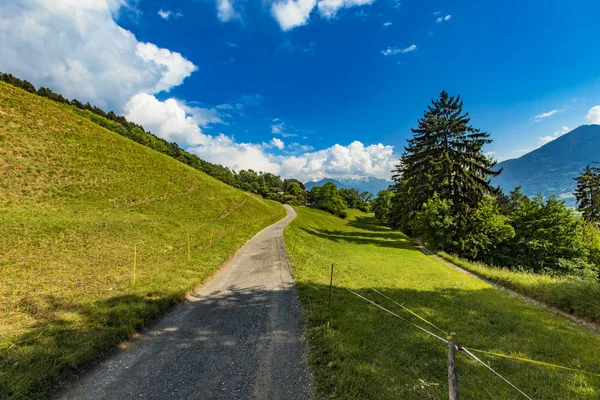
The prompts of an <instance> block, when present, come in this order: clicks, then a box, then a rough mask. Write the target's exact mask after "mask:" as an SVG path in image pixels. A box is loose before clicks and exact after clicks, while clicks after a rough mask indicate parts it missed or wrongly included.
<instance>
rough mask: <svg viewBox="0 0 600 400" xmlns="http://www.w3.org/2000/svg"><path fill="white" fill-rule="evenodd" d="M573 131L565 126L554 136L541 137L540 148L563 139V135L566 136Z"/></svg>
mask: <svg viewBox="0 0 600 400" xmlns="http://www.w3.org/2000/svg"><path fill="white" fill-rule="evenodd" d="M570 130H571V129H569V127H567V126H563V127H562V128H561V129H560V130H558V131H556V132H554V133H553V134H552V135H548V136H542V137H540V138H539V139H540V142H539V144H540V146H543V145H545V144H546V143H550V142H551V141H553V140H554V139H556V138H559V137H561V136H562V135H564V134H565V133H568V132H569V131H570Z"/></svg>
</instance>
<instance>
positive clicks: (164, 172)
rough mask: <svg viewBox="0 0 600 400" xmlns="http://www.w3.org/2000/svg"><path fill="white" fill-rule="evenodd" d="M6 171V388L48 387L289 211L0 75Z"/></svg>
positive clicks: (2, 303)
mask: <svg viewBox="0 0 600 400" xmlns="http://www.w3.org/2000/svg"><path fill="white" fill-rule="evenodd" d="M0 176H1V179H0V249H1V250H0V398H11V399H20V398H26V399H34V398H45V397H46V396H48V394H49V393H51V391H52V390H54V388H55V387H56V385H57V384H59V383H60V382H62V381H63V380H65V379H68V378H70V377H72V376H73V375H75V374H78V373H79V372H81V371H82V368H83V367H85V366H86V365H87V364H89V363H90V362H92V361H93V360H95V359H97V358H98V357H101V356H102V355H103V354H105V353H106V352H109V351H111V350H112V349H114V348H115V346H116V345H118V344H119V343H121V342H122V341H123V340H126V339H128V338H129V337H131V335H132V334H133V333H134V332H135V331H137V330H139V329H141V328H142V327H143V326H145V325H147V324H148V323H150V322H151V321H152V320H153V319H155V318H156V317H157V316H159V315H161V314H163V313H164V312H166V311H167V310H169V308H171V307H172V306H173V305H174V304H176V303H177V302H179V301H181V300H182V299H184V297H185V295H186V294H187V293H188V292H189V291H190V290H192V289H193V288H194V287H196V286H197V285H199V284H200V283H201V282H202V281H203V280H204V279H206V278H207V277H209V276H210V275H211V274H212V273H213V272H214V271H216V270H217V269H218V268H219V267H220V266H221V265H222V264H223V263H224V262H225V261H226V260H227V259H228V258H230V257H231V256H232V255H233V254H234V253H235V251H236V250H237V249H238V248H239V247H240V246H242V245H243V244H244V243H245V242H246V241H247V240H248V239H249V238H251V237H252V236H253V235H254V234H255V233H256V232H258V231H259V230H261V229H262V228H264V227H265V226H267V225H269V224H271V223H273V222H275V221H277V220H279V219H280V218H282V217H283V216H284V215H285V212H284V210H283V208H282V207H281V205H280V204H278V203H275V202H271V201H266V200H263V199H262V198H261V197H260V196H255V195H251V194H248V193H244V192H242V191H240V190H237V189H234V188H232V187H230V186H227V185H225V184H223V183H221V182H219V181H217V180H216V179H213V178H211V177H209V176H207V175H205V174H203V173H201V172H198V171H197V170H194V169H192V168H190V167H188V166H186V165H184V164H182V163H180V162H178V161H175V160H173V159H172V158H169V157H167V156H166V155H163V154H160V153H158V152H156V151H154V150H151V149H149V148H147V147H144V146H142V145H139V144H137V143H134V142H132V141H130V140H128V139H125V138H123V137H120V136H118V135H116V134H114V133H112V132H109V131H107V130H105V129H104V128H101V127H99V126H98V125H96V124H94V123H92V122H91V121H89V120H87V119H86V118H82V117H81V116H79V115H77V114H75V113H74V112H73V111H72V109H71V108H70V107H69V106H65V105H60V104H57V103H55V102H52V101H50V100H47V99H45V98H41V97H38V96H34V95H31V94H29V93H26V92H25V91H23V90H21V89H17V88H15V87H12V86H9V85H7V84H5V83H2V82H0Z"/></svg>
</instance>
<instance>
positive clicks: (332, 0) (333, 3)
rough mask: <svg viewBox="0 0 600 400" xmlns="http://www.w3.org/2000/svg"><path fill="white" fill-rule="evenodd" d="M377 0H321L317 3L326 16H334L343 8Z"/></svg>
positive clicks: (320, 12)
mask: <svg viewBox="0 0 600 400" xmlns="http://www.w3.org/2000/svg"><path fill="white" fill-rule="evenodd" d="M373 1H375V0H320V1H319V3H318V4H317V8H318V9H319V14H321V16H322V17H324V18H334V17H335V16H336V14H337V12H338V11H339V10H340V9H341V8H350V7H356V6H364V5H366V4H371V3H373Z"/></svg>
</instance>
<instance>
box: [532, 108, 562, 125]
mask: <svg viewBox="0 0 600 400" xmlns="http://www.w3.org/2000/svg"><path fill="white" fill-rule="evenodd" d="M561 111H562V110H556V109H554V110H551V111H548V112H545V113H541V114H538V115H534V116H533V119H534V120H535V121H536V122H539V121H541V120H543V119H544V118H548V117H551V116H553V115H554V114H556V113H559V112H561Z"/></svg>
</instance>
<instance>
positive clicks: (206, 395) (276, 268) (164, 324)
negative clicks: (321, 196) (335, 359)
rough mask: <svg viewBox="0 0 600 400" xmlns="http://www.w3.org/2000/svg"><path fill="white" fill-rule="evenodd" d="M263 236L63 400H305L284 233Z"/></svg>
mask: <svg viewBox="0 0 600 400" xmlns="http://www.w3.org/2000/svg"><path fill="white" fill-rule="evenodd" d="M285 207H286V210H287V217H285V218H284V219H282V220H281V221H279V222H277V223H275V224H273V225H271V226H269V227H267V228H265V229H264V230H262V231H261V232H259V233H258V234H257V235H256V236H254V237H253V238H252V239H251V240H250V241H249V242H248V243H246V244H245V245H244V246H243V247H242V248H241V249H240V251H239V252H238V253H237V254H236V255H235V257H234V258H233V259H232V260H231V261H230V262H229V263H227V265H226V266H225V267H223V268H222V269H221V270H220V271H219V272H217V273H216V274H215V275H214V276H213V277H212V278H210V279H209V280H208V281H207V282H206V283H205V284H204V285H202V286H201V287H200V288H199V289H198V290H197V291H196V292H195V293H194V294H193V295H192V296H190V299H189V300H188V301H186V302H185V303H183V304H181V305H179V306H178V307H176V308H175V310H174V311H173V312H171V313H170V314H168V315H167V316H166V317H164V318H163V319H162V320H161V321H159V322H158V323H157V324H156V325H154V327H153V328H152V329H150V330H149V331H148V332H146V333H144V334H143V335H142V337H141V338H140V339H139V340H137V341H136V342H135V343H133V345H132V346H130V347H129V348H127V349H125V350H120V351H118V352H117V353H116V354H114V355H113V356H112V357H110V358H109V359H108V360H106V361H104V362H103V363H101V364H100V365H98V366H97V367H96V368H94V369H93V370H92V371H90V372H89V373H88V374H86V375H85V376H83V377H82V378H81V379H80V380H79V381H77V382H75V383H74V384H73V385H71V386H70V387H69V388H67V389H66V390H65V391H63V392H62V393H60V394H59V395H58V398H60V399H134V398H135V399H285V400H295V399H312V398H313V389H312V387H313V385H312V376H311V374H310V372H309V371H308V367H307V360H306V357H307V355H306V343H305V341H304V338H303V334H302V333H303V332H302V329H303V324H302V319H301V312H300V308H299V305H298V300H297V296H296V291H295V289H294V281H293V279H292V275H291V271H290V264H289V260H288V257H287V252H286V250H285V247H284V244H283V229H284V228H285V226H286V225H287V224H288V223H289V222H290V221H291V220H293V219H294V218H295V217H296V212H295V211H294V210H293V209H292V208H291V207H289V206H285Z"/></svg>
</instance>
